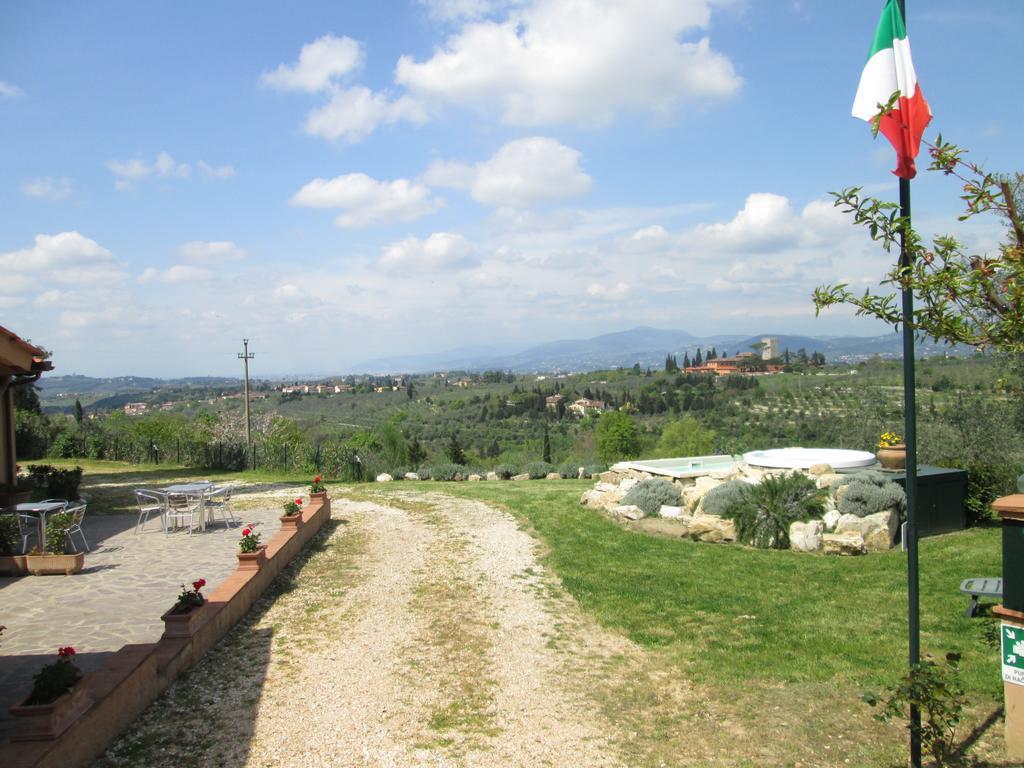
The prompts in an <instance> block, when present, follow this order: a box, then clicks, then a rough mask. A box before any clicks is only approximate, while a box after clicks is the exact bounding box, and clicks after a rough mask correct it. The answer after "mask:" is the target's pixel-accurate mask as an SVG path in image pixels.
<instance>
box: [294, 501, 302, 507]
mask: <svg viewBox="0 0 1024 768" xmlns="http://www.w3.org/2000/svg"><path fill="white" fill-rule="evenodd" d="M295 503H296V504H298V505H299V506H300V507H301V506H302V499H296V500H295Z"/></svg>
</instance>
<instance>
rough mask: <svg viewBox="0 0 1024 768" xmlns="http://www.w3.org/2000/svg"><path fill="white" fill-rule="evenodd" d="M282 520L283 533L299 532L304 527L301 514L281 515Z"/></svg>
mask: <svg viewBox="0 0 1024 768" xmlns="http://www.w3.org/2000/svg"><path fill="white" fill-rule="evenodd" d="M280 520H281V530H282V531H297V530H299V528H301V527H302V513H301V512H299V513H297V514H294V515H281V517H280Z"/></svg>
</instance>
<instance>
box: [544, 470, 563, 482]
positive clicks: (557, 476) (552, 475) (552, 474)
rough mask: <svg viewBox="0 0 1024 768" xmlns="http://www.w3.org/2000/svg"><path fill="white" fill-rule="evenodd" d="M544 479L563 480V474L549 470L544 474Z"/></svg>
mask: <svg viewBox="0 0 1024 768" xmlns="http://www.w3.org/2000/svg"><path fill="white" fill-rule="evenodd" d="M544 479H545V480H561V479H562V476H561V475H560V474H558V473H557V472H548V473H547V474H546V475H544Z"/></svg>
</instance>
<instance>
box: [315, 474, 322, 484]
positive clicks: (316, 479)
mask: <svg viewBox="0 0 1024 768" xmlns="http://www.w3.org/2000/svg"><path fill="white" fill-rule="evenodd" d="M321 480H323V477H322V476H320V475H317V476H316V477H314V478H313V482H314V483H319V482H320V481H321Z"/></svg>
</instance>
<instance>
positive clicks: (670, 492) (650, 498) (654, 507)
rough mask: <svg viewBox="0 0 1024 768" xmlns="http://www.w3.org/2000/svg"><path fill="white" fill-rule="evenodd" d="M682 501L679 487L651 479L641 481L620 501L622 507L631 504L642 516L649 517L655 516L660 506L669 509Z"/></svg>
mask: <svg viewBox="0 0 1024 768" xmlns="http://www.w3.org/2000/svg"><path fill="white" fill-rule="evenodd" d="M681 500H682V493H681V492H680V490H679V486H677V485H675V484H674V483H670V482H668V481H667V480H661V479H660V478H656V477H652V478H648V479H647V480H641V481H640V482H639V483H637V484H636V485H634V486H633V487H632V488H630V489H629V492H628V493H627V494H626V495H625V497H624V498H623V499H622V503H623V505H627V504H633V505H635V506H637V507H640V509H641V510H642V511H643V513H644V515H646V516H647V517H650V516H652V515H657V514H658V511H659V510H660V509H661V507H662V505H663V504H664V505H668V506H670V507H677V506H679V503H680V501H681Z"/></svg>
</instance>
